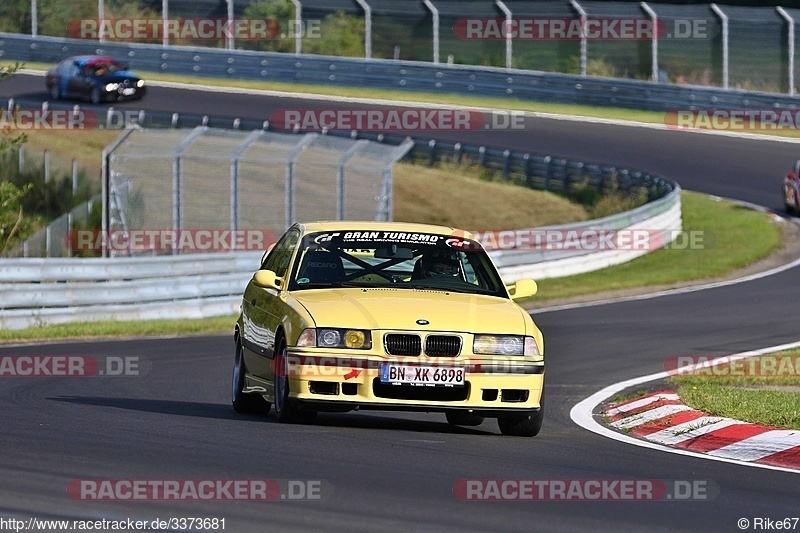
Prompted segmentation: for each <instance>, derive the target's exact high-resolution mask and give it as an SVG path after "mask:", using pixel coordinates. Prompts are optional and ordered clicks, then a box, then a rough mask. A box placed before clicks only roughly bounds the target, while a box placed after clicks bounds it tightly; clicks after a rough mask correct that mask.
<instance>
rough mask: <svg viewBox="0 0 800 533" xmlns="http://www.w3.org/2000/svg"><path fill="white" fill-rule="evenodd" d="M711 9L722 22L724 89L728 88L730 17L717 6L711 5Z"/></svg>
mask: <svg viewBox="0 0 800 533" xmlns="http://www.w3.org/2000/svg"><path fill="white" fill-rule="evenodd" d="M711 9H712V10H713V11H714V13H716V14H717V16H718V17H719V20H720V21H721V22H722V88H723V89H727V88H728V37H729V31H728V15H726V14H725V12H724V11H722V9H720V7H719V6H718V5H717V4H711Z"/></svg>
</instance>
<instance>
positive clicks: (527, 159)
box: [522, 154, 533, 189]
mask: <svg viewBox="0 0 800 533" xmlns="http://www.w3.org/2000/svg"><path fill="white" fill-rule="evenodd" d="M522 159H523V160H524V161H525V169H524V172H525V186H526V187H528V188H529V189H532V188H533V176H531V154H525V155H523V156H522Z"/></svg>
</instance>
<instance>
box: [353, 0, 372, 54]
mask: <svg viewBox="0 0 800 533" xmlns="http://www.w3.org/2000/svg"><path fill="white" fill-rule="evenodd" d="M356 3H358V5H359V6H361V9H363V10H364V57H365V58H367V59H372V8H371V7H369V4H368V3H367V0H356Z"/></svg>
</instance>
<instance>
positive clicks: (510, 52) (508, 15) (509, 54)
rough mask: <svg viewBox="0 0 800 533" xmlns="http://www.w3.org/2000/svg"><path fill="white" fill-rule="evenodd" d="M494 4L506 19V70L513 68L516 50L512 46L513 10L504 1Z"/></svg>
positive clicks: (497, 1)
mask: <svg viewBox="0 0 800 533" xmlns="http://www.w3.org/2000/svg"><path fill="white" fill-rule="evenodd" d="M494 3H495V4H496V5H497V7H498V8H500V11H502V12H503V15H504V16H505V17H506V23H505V34H506V68H511V60H512V58H513V55H514V49H513V45H512V39H511V36H512V35H513V33H514V32H513V31H512V26H513V24H514V20H513V18H512V15H511V10H510V9H508V6H507V5H505V3H503V0H494Z"/></svg>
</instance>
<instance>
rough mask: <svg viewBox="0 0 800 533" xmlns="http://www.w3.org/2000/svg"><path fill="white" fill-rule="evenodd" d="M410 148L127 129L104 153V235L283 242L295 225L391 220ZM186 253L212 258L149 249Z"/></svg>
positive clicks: (314, 137) (318, 138)
mask: <svg viewBox="0 0 800 533" xmlns="http://www.w3.org/2000/svg"><path fill="white" fill-rule="evenodd" d="M412 145H413V142H412V141H410V140H409V141H407V142H404V143H402V144H401V145H399V146H391V145H384V144H379V143H375V142H372V141H367V140H354V139H348V138H341V137H331V136H327V135H320V134H316V133H309V134H303V135H297V134H289V133H277V132H272V131H263V130H255V131H251V132H247V131H239V130H222V129H215V128H209V127H206V126H198V127H196V128H194V129H192V130H185V129H184V130H181V129H172V130H146V129H129V130H126V131H124V132H123V133H121V134H120V137H118V138H117V140H116V141H115V142H114V143H113V144H112V145H111V146H109V147H108V148H107V149H106V153H105V154H104V157H105V160H106V165H105V168H106V170H105V172H106V175H105V178H104V179H105V181H106V186H105V191H106V192H105V193H104V196H103V202H104V203H103V214H104V218H103V229H104V230H105V231H104V235H108V234H109V233H113V232H119V231H122V232H127V233H128V234H130V233H135V232H148V231H151V232H152V231H156V232H159V231H161V232H163V231H173V232H179V233H180V232H198V231H212V232H213V231H221V230H230V236H231V238H235V233H234V232H247V231H268V232H271V234H273V235H280V234H281V233H283V231H285V229H286V228H288V227H289V226H290V225H291V224H293V223H294V222H297V221H306V222H307V221H313V220H342V219H358V220H391V219H392V165H393V164H394V163H395V162H396V161H397V160H399V159H400V158H402V157H403V156H404V155H405V154H406V153H407V152H408V151H409V150H410V149H411V147H412ZM111 248H112V249H110V250H107V251H110V252H111V254H110V255H131V254H135V253H136V250H134V249H132V248H131V247H128V249H127V250H120V249H118V248H117V247H111ZM190 251H209V250H207V249H203V250H192V249H186V248H182V247H175V248H174V249H173V248H169V249H161V248H159V249H157V250H149V252H150V253H159V252H168V253H178V252H181V253H185V252H190Z"/></svg>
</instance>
